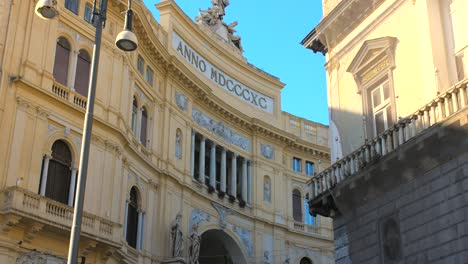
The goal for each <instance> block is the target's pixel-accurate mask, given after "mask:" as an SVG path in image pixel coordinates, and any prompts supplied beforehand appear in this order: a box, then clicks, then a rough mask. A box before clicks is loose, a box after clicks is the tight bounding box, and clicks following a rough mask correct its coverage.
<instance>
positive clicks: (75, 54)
mask: <svg viewBox="0 0 468 264" xmlns="http://www.w3.org/2000/svg"><path fill="white" fill-rule="evenodd" d="M79 53H80V51H78V50H74V51H73V52H72V54H73V55H72V56H71V61H70V62H71V63H70V65H71V67H70V72H69V73H68V80H67V82H68V83H67V84H68V87H70V89H71V90H72V91H75V79H76V66H77V64H78V54H79Z"/></svg>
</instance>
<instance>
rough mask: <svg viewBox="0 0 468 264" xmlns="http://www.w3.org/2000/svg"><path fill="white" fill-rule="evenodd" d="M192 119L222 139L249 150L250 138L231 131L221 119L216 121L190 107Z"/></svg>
mask: <svg viewBox="0 0 468 264" xmlns="http://www.w3.org/2000/svg"><path fill="white" fill-rule="evenodd" d="M192 119H193V120H194V121H195V122H196V123H197V124H198V125H200V126H201V127H204V128H206V129H207V130H208V131H210V132H212V133H213V134H214V135H216V136H217V137H218V138H220V139H222V140H223V141H225V142H227V143H229V144H233V145H236V146H238V147H240V148H242V149H244V150H246V151H250V146H251V143H250V140H249V139H248V138H246V137H244V136H241V135H239V134H237V133H236V132H234V131H232V130H231V129H230V128H229V127H227V126H226V125H225V124H224V123H223V122H222V121H220V122H216V121H214V120H213V119H211V118H210V117H208V116H207V115H206V114H204V113H203V112H201V111H200V110H198V109H196V108H193V109H192Z"/></svg>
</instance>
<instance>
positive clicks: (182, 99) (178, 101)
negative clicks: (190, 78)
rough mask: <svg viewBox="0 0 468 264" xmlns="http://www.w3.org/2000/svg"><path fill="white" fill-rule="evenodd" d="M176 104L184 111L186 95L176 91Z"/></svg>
mask: <svg viewBox="0 0 468 264" xmlns="http://www.w3.org/2000/svg"><path fill="white" fill-rule="evenodd" d="M175 99H176V105H177V107H179V108H180V109H181V110H182V111H184V112H186V111H187V97H185V95H183V94H181V93H179V92H176V98H175Z"/></svg>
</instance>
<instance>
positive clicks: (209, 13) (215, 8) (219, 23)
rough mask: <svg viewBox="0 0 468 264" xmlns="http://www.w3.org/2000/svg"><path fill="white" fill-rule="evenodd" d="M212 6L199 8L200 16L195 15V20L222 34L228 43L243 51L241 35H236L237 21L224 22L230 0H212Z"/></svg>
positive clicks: (219, 34)
mask: <svg viewBox="0 0 468 264" xmlns="http://www.w3.org/2000/svg"><path fill="white" fill-rule="evenodd" d="M211 4H212V7H210V8H208V9H207V10H202V9H199V10H198V16H197V17H195V22H196V23H197V24H198V25H203V26H207V27H208V28H209V29H211V31H213V32H214V33H216V34H217V35H218V36H220V37H221V38H222V39H223V40H224V41H225V42H226V43H228V44H229V45H232V46H234V47H236V48H237V49H238V50H239V51H240V52H242V51H243V49H242V45H241V37H240V36H238V35H235V32H236V30H235V29H234V27H235V26H237V21H234V22H232V23H231V24H229V25H228V24H226V23H224V22H223V17H224V15H225V14H226V13H225V8H226V7H227V6H228V5H229V0H211Z"/></svg>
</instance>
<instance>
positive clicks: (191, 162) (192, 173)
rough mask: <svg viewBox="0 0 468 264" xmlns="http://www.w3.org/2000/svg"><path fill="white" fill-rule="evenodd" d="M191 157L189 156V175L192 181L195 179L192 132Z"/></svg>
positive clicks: (193, 135) (193, 133)
mask: <svg viewBox="0 0 468 264" xmlns="http://www.w3.org/2000/svg"><path fill="white" fill-rule="evenodd" d="M190 150H191V153H192V154H191V156H190V175H192V179H193V178H194V177H195V132H193V131H192V144H191V149H190Z"/></svg>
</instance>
